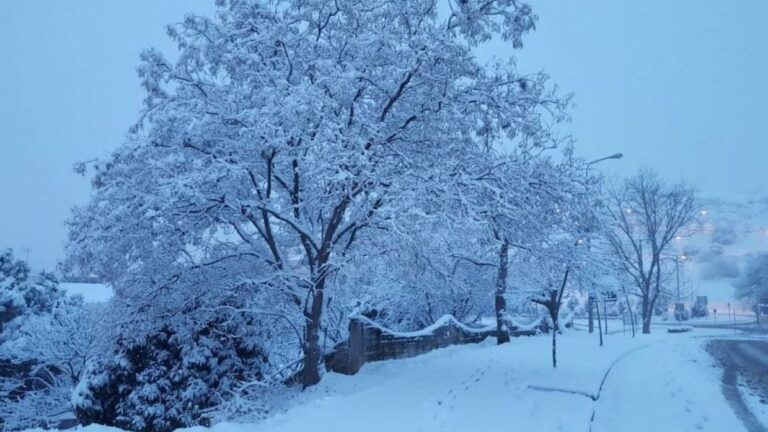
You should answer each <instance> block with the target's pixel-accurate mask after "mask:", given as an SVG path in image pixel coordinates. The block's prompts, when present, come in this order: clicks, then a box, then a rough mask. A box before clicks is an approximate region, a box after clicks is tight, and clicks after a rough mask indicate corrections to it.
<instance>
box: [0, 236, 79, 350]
mask: <svg viewBox="0 0 768 432" xmlns="http://www.w3.org/2000/svg"><path fill="white" fill-rule="evenodd" d="M64 302H66V295H65V293H64V291H63V290H61V289H60V288H59V286H58V281H57V280H56V277H55V276H54V275H53V274H51V273H47V272H41V273H40V274H38V275H30V270H29V266H28V265H27V263H26V262H25V261H23V260H20V259H16V258H15V257H14V256H13V251H11V250H10V249H6V250H4V251H3V252H2V253H0V344H2V343H3V342H4V341H8V340H9V339H11V338H13V337H15V332H16V331H17V330H18V328H19V327H20V326H21V325H22V324H23V323H24V322H25V320H27V319H28V318H29V317H32V316H34V315H40V314H44V313H49V312H51V310H53V308H54V307H56V306H57V305H59V304H62V303H64Z"/></svg>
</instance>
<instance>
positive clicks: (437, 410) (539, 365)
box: [85, 326, 744, 432]
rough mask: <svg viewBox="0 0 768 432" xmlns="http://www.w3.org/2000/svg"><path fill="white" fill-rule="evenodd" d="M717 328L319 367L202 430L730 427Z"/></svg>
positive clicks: (453, 350)
mask: <svg viewBox="0 0 768 432" xmlns="http://www.w3.org/2000/svg"><path fill="white" fill-rule="evenodd" d="M717 334H720V335H723V334H726V333H724V331H721V330H704V329H695V330H693V331H692V332H689V333H685V334H669V333H667V332H666V331H665V328H664V327H661V326H660V327H657V328H656V329H655V334H653V335H650V336H640V335H638V336H637V337H636V338H632V337H630V336H628V335H627V336H625V335H621V334H612V335H608V336H607V337H606V338H605V346H603V347H602V348H600V347H598V346H597V343H598V341H597V335H596V334H588V333H586V332H583V331H574V330H570V331H567V332H566V333H565V334H564V335H563V336H561V337H560V338H559V339H558V342H559V343H558V353H559V355H558V359H559V361H558V368H557V369H552V365H551V358H550V355H551V351H550V343H551V339H550V338H549V337H547V336H539V337H529V338H525V337H523V338H517V339H514V340H513V341H512V343H509V344H506V345H503V346H496V345H494V344H493V343H492V341H491V340H488V341H486V342H485V343H482V344H478V345H464V346H453V347H449V348H445V349H440V350H436V351H433V352H431V353H429V354H426V355H423V356H419V357H416V358H412V359H407V360H394V361H385V362H374V363H368V364H366V365H365V366H364V367H363V368H362V370H361V371H360V373H358V374H357V375H355V376H345V375H339V374H335V373H330V374H328V375H326V376H325V377H324V379H323V381H322V383H321V384H320V385H318V386H316V387H314V388H312V389H310V390H309V391H306V392H303V393H301V394H298V395H297V396H296V397H295V398H294V399H293V400H292V401H291V403H290V405H291V406H290V408H288V409H286V410H285V411H283V412H280V413H277V414H275V415H273V416H272V417H270V418H268V419H267V420H265V421H263V422H261V423H259V424H243V425H238V424H219V425H216V426H214V427H213V428H211V429H210V431H211V432H246V431H247V432H266V431H270V432H294V431H296V432H299V431H301V432H305V431H307V430H312V431H318V432H320V431H334V432H345V431H361V430H365V431H370V432H377V431H382V432H384V431H387V432H390V431H422V432H432V431H474V430H476V431H484V430H496V429H498V428H508V429H510V430H523V431H588V430H592V431H606V432H608V431H610V432H621V431H668V430H673V431H713V432H714V431H725V430H727V431H734V432H736V431H741V430H744V429H743V427H742V425H741V423H740V422H739V420H738V419H737V418H736V416H735V414H734V413H733V412H732V411H731V409H730V408H729V405H728V403H727V402H726V400H725V398H724V396H723V395H722V392H721V387H720V375H721V371H720V369H718V367H717V366H716V365H715V363H714V361H713V360H712V359H711V358H710V357H709V355H708V354H707V353H706V352H705V351H704V350H703V347H702V345H703V344H704V343H705V342H706V340H707V338H706V337H704V336H712V335H717ZM609 369H610V373H608V374H607V378H605V381H604V384H603V386H602V391H600V388H601V383H603V379H604V377H605V376H606V372H607V371H608V370H609ZM595 399H596V400H595ZM85 430H86V431H88V432H104V431H109V430H112V429H111V428H104V427H99V426H90V427H87V428H85ZM208 430H209V429H205V428H200V427H198V428H191V429H189V430H188V432H204V431H208Z"/></svg>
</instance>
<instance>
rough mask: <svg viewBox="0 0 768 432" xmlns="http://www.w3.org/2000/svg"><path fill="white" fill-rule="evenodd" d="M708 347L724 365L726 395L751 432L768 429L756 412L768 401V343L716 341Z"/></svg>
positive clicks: (757, 341)
mask: <svg viewBox="0 0 768 432" xmlns="http://www.w3.org/2000/svg"><path fill="white" fill-rule="evenodd" d="M708 348H709V350H710V352H711V353H712V354H713V356H714V357H715V358H717V359H718V360H719V361H720V363H721V365H722V366H723V385H722V388H723V394H724V395H725V397H726V399H728V402H729V403H730V404H731V406H732V407H733V410H734V411H735V412H736V414H737V415H738V416H739V418H740V419H741V420H742V422H743V423H744V425H745V426H746V427H747V430H749V431H750V432H758V431H766V430H768V424H765V423H761V422H760V419H759V418H758V417H757V415H756V413H755V411H758V412H759V411H761V410H763V411H764V410H765V407H760V405H765V404H766V402H765V401H768V375H767V374H766V372H768V341H765V340H757V339H736V340H714V341H712V342H710V344H709V346H708ZM755 401H756V402H755ZM756 405H757V406H756Z"/></svg>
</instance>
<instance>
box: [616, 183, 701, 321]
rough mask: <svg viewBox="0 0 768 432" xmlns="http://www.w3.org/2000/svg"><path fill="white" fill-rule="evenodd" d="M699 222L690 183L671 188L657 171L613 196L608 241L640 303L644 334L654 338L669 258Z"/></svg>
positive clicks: (624, 187)
mask: <svg viewBox="0 0 768 432" xmlns="http://www.w3.org/2000/svg"><path fill="white" fill-rule="evenodd" d="M695 217H696V200H695V197H694V191H693V189H692V188H691V187H690V186H688V185H686V184H685V183H680V184H675V185H669V184H667V183H665V182H664V181H663V180H662V179H660V178H659V176H658V175H657V174H656V173H655V172H653V171H649V170H644V171H641V172H640V173H638V174H637V175H635V176H633V177H630V178H628V179H627V180H625V181H624V182H623V183H622V184H620V185H618V186H616V187H613V188H612V189H610V190H609V191H608V194H607V218H608V223H609V229H608V230H607V239H608V243H609V244H610V246H611V248H612V251H613V253H614V254H615V255H616V257H617V259H618V260H619V263H620V266H621V269H622V270H623V271H624V272H625V273H626V275H627V276H628V277H629V278H630V280H631V281H632V284H633V285H634V288H635V292H634V293H635V294H636V295H637V296H639V297H640V300H641V316H642V321H643V323H642V331H643V333H650V332H651V319H652V317H653V313H654V308H655V307H656V303H657V301H658V300H659V299H660V297H661V296H662V295H663V292H662V291H663V284H662V280H663V275H664V273H665V271H666V270H668V268H667V267H668V266H667V267H665V255H668V254H669V250H670V247H671V244H672V241H673V240H674V238H675V237H676V236H678V235H679V234H685V233H687V232H686V230H688V229H690V227H691V225H692V223H693V222H694V221H695ZM666 261H669V260H666Z"/></svg>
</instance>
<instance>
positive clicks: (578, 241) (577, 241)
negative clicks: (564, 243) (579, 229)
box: [576, 239, 584, 244]
mask: <svg viewBox="0 0 768 432" xmlns="http://www.w3.org/2000/svg"><path fill="white" fill-rule="evenodd" d="M582 243H584V239H578V240H576V244H582Z"/></svg>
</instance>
